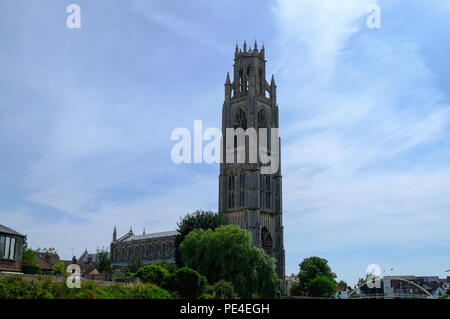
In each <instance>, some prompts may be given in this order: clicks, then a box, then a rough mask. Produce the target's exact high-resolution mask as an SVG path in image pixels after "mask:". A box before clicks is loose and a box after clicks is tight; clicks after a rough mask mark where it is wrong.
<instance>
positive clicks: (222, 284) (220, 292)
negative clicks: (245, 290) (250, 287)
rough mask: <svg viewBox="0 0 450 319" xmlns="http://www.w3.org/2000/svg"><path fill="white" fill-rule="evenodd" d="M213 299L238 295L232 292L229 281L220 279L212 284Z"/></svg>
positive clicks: (235, 297) (230, 297) (236, 296)
mask: <svg viewBox="0 0 450 319" xmlns="http://www.w3.org/2000/svg"><path fill="white" fill-rule="evenodd" d="M211 295H212V296H213V298H214V299H237V298H238V295H237V294H236V293H235V292H234V287H233V284H232V283H231V282H229V281H225V280H220V281H218V282H216V283H215V284H214V285H213V286H212V294H211Z"/></svg>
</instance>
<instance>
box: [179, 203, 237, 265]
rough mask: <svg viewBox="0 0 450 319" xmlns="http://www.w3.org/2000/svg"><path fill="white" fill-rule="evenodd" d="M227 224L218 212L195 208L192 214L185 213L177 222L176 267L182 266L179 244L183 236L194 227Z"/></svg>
mask: <svg viewBox="0 0 450 319" xmlns="http://www.w3.org/2000/svg"><path fill="white" fill-rule="evenodd" d="M227 224H229V222H228V220H227V219H226V218H225V217H223V216H222V215H219V214H218V213H215V212H212V211H205V210H201V209H200V210H197V211H195V212H193V213H192V214H186V216H184V217H183V218H182V219H181V220H180V221H179V222H178V223H177V226H178V229H177V231H178V234H177V235H176V236H175V241H174V245H175V261H176V264H177V266H178V267H182V266H184V265H183V263H182V260H181V254H180V251H179V246H180V244H181V242H182V241H183V240H184V238H185V237H186V236H187V234H189V233H190V232H191V231H193V230H194V229H204V230H206V229H212V230H214V229H216V228H217V227H219V226H222V225H227Z"/></svg>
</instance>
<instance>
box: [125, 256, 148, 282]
mask: <svg viewBox="0 0 450 319" xmlns="http://www.w3.org/2000/svg"><path fill="white" fill-rule="evenodd" d="M143 265H144V264H143V262H142V258H141V256H140V255H138V254H136V255H134V256H133V258H131V261H130V262H129V263H128V266H127V267H124V269H123V272H125V275H127V276H129V277H134V276H135V274H136V273H137V271H138V270H139V268H141V267H142V266H143Z"/></svg>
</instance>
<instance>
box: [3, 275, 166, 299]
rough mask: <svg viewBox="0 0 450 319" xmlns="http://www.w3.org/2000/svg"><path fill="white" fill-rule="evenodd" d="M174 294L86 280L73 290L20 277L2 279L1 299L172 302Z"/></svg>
mask: <svg viewBox="0 0 450 319" xmlns="http://www.w3.org/2000/svg"><path fill="white" fill-rule="evenodd" d="M171 298H172V295H171V294H170V293H169V292H168V291H166V290H164V289H162V288H160V287H157V286H155V285H153V284H137V285H128V286H125V285H119V284H112V285H110V286H107V287H102V286H99V285H97V284H95V283H94V282H92V281H84V282H83V283H82V284H81V288H80V289H76V288H73V289H70V288H68V287H67V285H66V282H65V281H57V280H51V279H50V278H40V279H37V280H33V281H27V280H23V279H22V277H20V276H13V277H2V278H0V299H171Z"/></svg>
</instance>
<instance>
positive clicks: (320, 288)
mask: <svg viewBox="0 0 450 319" xmlns="http://www.w3.org/2000/svg"><path fill="white" fill-rule="evenodd" d="M334 293H336V283H335V282H334V281H333V280H331V279H330V278H328V277H327V276H322V275H319V276H317V277H315V278H313V279H311V280H309V281H308V296H311V297H330V296H331V295H333V294H334Z"/></svg>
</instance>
